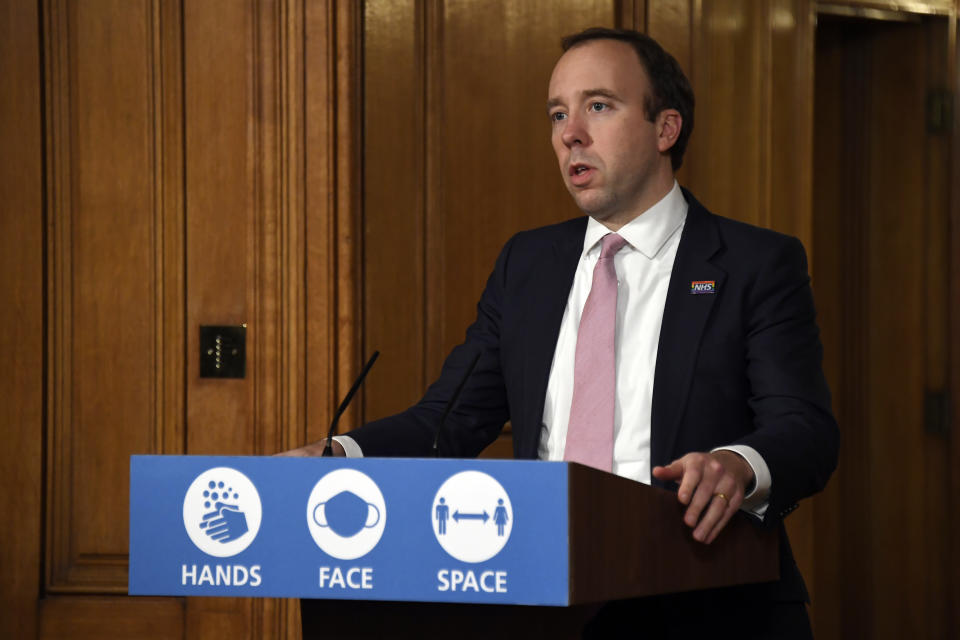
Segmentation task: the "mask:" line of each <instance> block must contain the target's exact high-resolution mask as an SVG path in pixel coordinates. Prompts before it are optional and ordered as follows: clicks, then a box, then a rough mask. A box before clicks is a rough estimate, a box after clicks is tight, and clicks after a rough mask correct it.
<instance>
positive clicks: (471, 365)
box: [433, 349, 483, 458]
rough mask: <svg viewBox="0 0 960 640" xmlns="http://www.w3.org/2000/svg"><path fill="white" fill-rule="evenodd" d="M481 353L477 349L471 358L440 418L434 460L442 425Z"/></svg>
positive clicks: (437, 456)
mask: <svg viewBox="0 0 960 640" xmlns="http://www.w3.org/2000/svg"><path fill="white" fill-rule="evenodd" d="M482 353H483V352H482V351H481V350H480V349H477V355H475V356H473V360H472V361H471V362H470V366H469V367H467V372H466V373H465V374H464V375H463V378H461V380H460V384H458V385H457V390H456V391H454V392H453V397H452V398H450V402H448V403H447V408H446V409H444V410H443V417H442V418H440V425H439V426H438V427H437V433H436V435H434V437H433V457H435V458H439V457H440V434H441V433H443V424H444V423H445V422H446V421H447V416H448V415H450V411H451V410H452V409H453V407H454V405H455V404H457V400H458V399H459V398H460V392H461V391H463V387H464V386H466V384H467V380H468V379H469V378H470V375H471V374H472V373H473V370H474V369H476V368H477V363H478V362H480V354H482Z"/></svg>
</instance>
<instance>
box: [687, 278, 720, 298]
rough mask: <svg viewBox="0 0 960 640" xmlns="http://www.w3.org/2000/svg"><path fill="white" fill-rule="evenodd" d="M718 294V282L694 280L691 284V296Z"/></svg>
mask: <svg viewBox="0 0 960 640" xmlns="http://www.w3.org/2000/svg"><path fill="white" fill-rule="evenodd" d="M716 292H717V281H716V280H692V281H691V282H690V295H694V296H699V295H703V294H706V293H716Z"/></svg>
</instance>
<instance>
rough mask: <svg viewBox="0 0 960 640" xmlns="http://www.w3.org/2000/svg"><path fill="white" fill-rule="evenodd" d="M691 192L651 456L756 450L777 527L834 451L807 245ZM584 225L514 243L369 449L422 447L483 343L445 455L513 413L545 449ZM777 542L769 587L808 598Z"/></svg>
mask: <svg viewBox="0 0 960 640" xmlns="http://www.w3.org/2000/svg"><path fill="white" fill-rule="evenodd" d="M683 193H684V197H685V198H686V200H687V202H688V204H689V210H688V213H687V220H686V224H685V225H684V228H683V232H682V235H681V238H680V244H679V247H678V249H677V256H676V260H675V262H674V266H673V272H672V275H671V278H670V284H669V289H668V293H667V300H666V304H665V306H664V313H663V324H662V328H661V331H660V342H659V347H658V351H657V363H656V370H655V374H654V386H653V408H652V417H651V452H650V454H651V467H652V466H655V465H665V464H668V463H669V462H671V461H672V460H674V459H676V458H679V457H680V456H682V455H684V454H686V453H689V452H691V451H709V450H710V449H712V448H714V447H717V446H722V445H729V444H746V445H749V446H751V447H753V448H754V449H755V450H756V451H757V452H758V453H759V454H760V455H761V456H763V459H764V460H765V461H766V463H767V465H768V467H769V468H770V472H771V475H772V478H773V483H772V490H771V494H770V503H769V507H768V510H767V515H766V517H765V519H764V524H768V525H774V526H777V525H779V524H780V521H781V519H782V518H783V517H784V516H785V515H786V514H787V513H789V512H790V511H791V510H793V509H794V508H795V507H796V504H797V501H799V500H800V499H801V498H804V497H807V496H809V495H811V494H813V493H815V492H817V491H819V490H820V489H822V488H823V486H824V484H825V483H826V481H827V479H828V478H829V476H830V474H831V473H832V472H833V469H834V468H835V466H836V462H837V454H838V448H839V433H838V429H837V425H836V422H835V420H834V418H833V415H832V411H831V407H830V392H829V390H828V388H827V384H826V381H825V379H824V376H823V371H822V367H821V357H822V347H821V344H820V339H819V331H818V329H817V326H816V323H815V317H814V316H815V312H814V305H813V297H812V294H811V291H810V278H809V276H808V274H807V263H806V256H805V253H804V250H803V247H802V245H801V244H800V242H799V241H798V240H797V239H795V238H792V237H789V236H785V235H782V234H779V233H775V232H773V231H769V230H767V229H761V228H758V227H754V226H751V225H747V224H744V223H740V222H736V221H733V220H729V219H726V218H722V217H719V216H715V215H713V214H711V213H710V212H709V211H707V210H706V209H705V208H704V207H703V206H702V205H701V204H700V203H699V202H697V200H696V199H695V198H693V196H692V195H690V193H689V192H687V191H685V190H684V192H683ZM586 223H587V218H586V217H580V218H576V219H573V220H569V221H567V222H562V223H560V224H556V225H552V226H548V227H543V228H540V229H534V230H531V231H524V232H521V233H518V234H517V235H515V236H514V237H513V238H511V239H510V240H509V241H508V242H507V244H506V245H505V246H504V248H503V250H502V252H501V253H500V256H499V258H498V259H497V262H496V266H495V267H494V270H493V273H492V274H491V276H490V278H489V280H488V281H487V285H486V288H485V289H484V292H483V295H482V297H481V299H480V302H479V304H478V306H477V319H476V321H475V322H474V323H473V324H472V325H471V326H470V327H469V329H467V334H466V339H465V341H464V343H463V344H461V345H459V346H458V347H456V348H455V349H454V350H453V352H452V353H451V354H450V356H449V357H448V358H447V360H446V361H445V363H444V365H443V370H442V372H441V374H440V378H439V379H438V380H437V381H436V382H435V383H434V384H433V385H431V387H430V388H429V389H428V390H427V392H426V395H425V396H424V397H423V399H422V400H421V401H420V402H419V403H418V404H416V405H415V406H413V407H411V408H410V409H408V410H407V411H405V412H403V413H400V414H398V415H396V416H391V417H389V418H384V419H382V420H377V421H374V422H371V423H368V424H366V425H364V426H362V427H360V428H359V429H356V430H354V431H352V432H350V434H349V435H350V436H352V437H353V438H354V439H355V440H356V441H357V443H358V444H359V445H360V447H361V448H362V450H363V452H364V455H368V456H425V455H429V453H430V450H431V445H432V443H433V438H434V433H435V430H436V428H437V425H438V423H439V420H440V416H441V414H442V412H443V410H444V408H445V406H446V404H447V401H448V399H449V398H450V397H451V396H452V394H453V391H454V389H455V387H456V385H457V384H458V382H459V380H460V379H461V377H462V374H463V372H464V371H465V370H466V368H467V367H468V365H469V363H470V362H471V360H472V356H473V355H474V354H475V353H476V350H477V349H480V351H481V354H482V355H481V357H480V361H479V363H478V365H477V369H476V370H475V372H474V374H473V375H472V376H471V378H470V379H469V381H468V383H467V385H466V387H465V388H464V391H463V394H462V396H461V399H460V401H459V402H458V403H457V406H456V408H455V409H454V411H453V412H452V413H451V414H450V416H449V417H448V419H447V424H446V426H445V428H444V430H443V434H442V436H441V439H440V449H441V452H442V455H444V456H449V457H473V456H476V455H477V454H478V453H480V451H481V450H482V449H483V448H484V447H486V446H487V445H488V444H489V443H491V442H492V441H493V440H494V439H495V438H496V437H497V435H498V434H499V433H500V431H501V429H502V427H503V425H504V423H505V422H506V421H507V420H510V421H511V423H512V427H513V447H514V455H515V457H517V458H536V457H537V448H538V444H539V440H540V432H541V429H542V417H543V407H544V399H545V395H546V389H547V378H548V376H549V373H550V366H551V362H552V360H553V353H554V349H555V347H556V342H557V336H558V334H559V331H560V322H561V319H562V318H563V313H564V309H565V308H566V304H567V297H568V295H569V292H570V288H571V286H572V284H573V277H574V272H575V270H576V267H577V263H578V261H579V259H580V255H581V253H582V251H583V238H584V233H585V230H586ZM711 280H712V281H714V283H715V292H714V293H705V294H699V295H694V294H692V293H691V283H692V282H695V281H711ZM623 331H629V328H628V327H624V328H623ZM654 484H659V482H658V481H656V480H654ZM666 488H670V487H666ZM782 531H783V529H782V526H781V532H782ZM782 541H783V544H782V545H781V548H782V553H781V556H782V557H781V574H782V577H781V581H780V583H777V584H775V585H768V588H766V589H764V590H763V592H764V593H766V594H768V595H772V596H773V597H776V598H777V599H791V600H792V599H798V600H799V599H806V591H805V589H804V587H803V582H802V579H801V578H800V577H799V573H798V572H797V571H796V566H795V564H794V562H793V558H792V556H791V555H790V550H789V545H788V544H787V542H786V537H785V535H782Z"/></svg>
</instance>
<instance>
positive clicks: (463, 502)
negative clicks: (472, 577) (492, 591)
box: [430, 471, 513, 562]
mask: <svg viewBox="0 0 960 640" xmlns="http://www.w3.org/2000/svg"><path fill="white" fill-rule="evenodd" d="M430 519H431V520H432V522H433V533H434V535H435V536H436V538H437V542H439V543H440V546H441V547H443V549H444V551H446V552H447V553H449V554H450V555H451V556H453V557H454V558H456V559H457V560H460V561H461V562H485V561H486V560H489V559H490V558H492V557H494V556H495V555H497V554H498V553H500V551H501V550H502V549H503V547H504V546H505V545H506V544H507V540H509V539H510V532H511V531H512V530H513V506H512V505H511V504H510V496H508V495H507V492H506V491H505V490H504V488H503V486H502V485H501V484H500V483H499V482H497V481H496V480H495V479H494V478H493V477H492V476H490V475H488V474H486V473H482V472H480V471H461V472H460V473H457V474H454V475H452V476H450V477H449V478H447V480H446V481H445V482H444V483H443V484H442V485H440V489H439V491H437V494H436V496H434V499H433V505H432V508H431V512H430Z"/></svg>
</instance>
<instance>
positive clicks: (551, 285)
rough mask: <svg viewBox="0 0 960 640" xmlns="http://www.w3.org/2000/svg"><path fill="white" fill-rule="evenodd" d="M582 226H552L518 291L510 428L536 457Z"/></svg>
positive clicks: (582, 222) (580, 221) (524, 449)
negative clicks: (514, 414)
mask: <svg viewBox="0 0 960 640" xmlns="http://www.w3.org/2000/svg"><path fill="white" fill-rule="evenodd" d="M586 224H587V218H586V217H582V218H577V219H576V224H570V225H563V226H560V227H557V229H558V231H559V232H560V233H558V235H557V237H556V239H555V240H554V242H553V246H552V247H550V248H549V249H548V250H547V251H546V252H544V259H543V260H542V261H541V262H540V263H539V264H538V265H537V267H536V271H535V276H534V277H533V278H531V279H530V283H531V284H530V286H529V287H528V288H527V289H526V290H525V292H524V293H525V297H526V300H525V301H524V302H525V304H524V307H525V316H526V317H525V318H524V336H525V342H524V343H525V349H524V358H523V363H524V365H523V389H524V395H523V398H524V406H523V409H522V416H523V422H522V424H517V425H516V430H515V433H514V437H515V438H517V437H519V438H521V442H520V443H519V445H520V446H519V447H518V451H519V452H520V453H521V454H523V455H525V456H536V453H537V443H538V440H539V437H540V429H541V426H542V421H543V403H544V400H545V398H546V395H547V381H548V379H549V377H550V366H551V364H552V363H553V354H554V351H555V350H556V347H557V337H558V336H559V335H560V323H561V321H562V320H563V312H564V310H565V309H566V308H567V298H569V296H570V287H571V286H573V277H574V274H575V273H576V271H577V264H578V263H579V261H580V254H581V253H582V252H583V235H584V232H585V230H586Z"/></svg>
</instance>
